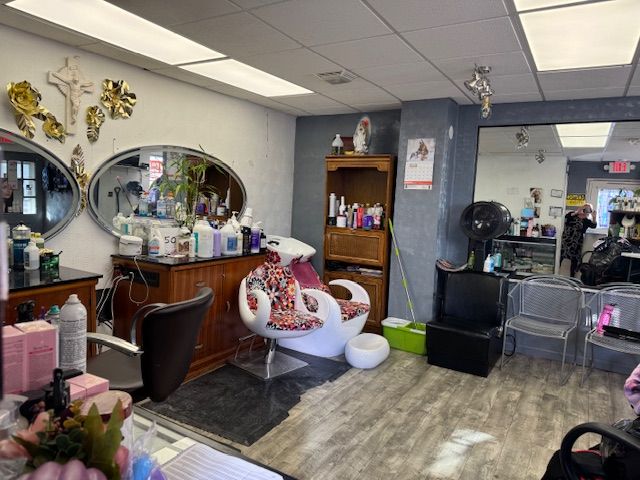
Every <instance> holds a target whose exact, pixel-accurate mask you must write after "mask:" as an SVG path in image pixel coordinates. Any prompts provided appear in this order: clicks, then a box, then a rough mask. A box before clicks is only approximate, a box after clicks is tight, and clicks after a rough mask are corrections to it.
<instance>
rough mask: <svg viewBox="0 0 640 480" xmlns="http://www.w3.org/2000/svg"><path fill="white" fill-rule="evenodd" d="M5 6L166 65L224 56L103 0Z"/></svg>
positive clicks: (25, 0) (18, 1) (29, 0)
mask: <svg viewBox="0 0 640 480" xmlns="http://www.w3.org/2000/svg"><path fill="white" fill-rule="evenodd" d="M7 6H9V7H12V8H15V9H16V10H20V11H22V12H25V13H28V14H29V15H33V16H35V17H38V18H41V19H43V20H46V21H47V22H51V23H55V24H57V25H60V26H62V27H65V28H68V29H70V30H74V31H76V32H80V33H82V34H84V35H87V36H89V37H93V38H96V39H98V40H102V41H104V42H107V43H110V44H112V45H116V46H118V47H121V48H124V49H125V50H130V51H132V52H136V53H139V54H141V55H144V56H146V57H150V58H154V59H156V60H160V61H161V62H165V63H168V64H170V65H177V64H180V63H189V62H201V61H203V60H212V59H214V58H222V57H224V56H225V55H224V54H222V53H220V52H216V51H215V50H211V49H210V48H207V47H205V46H204V45H200V44H199V43H196V42H194V41H192V40H189V39H187V38H185V37H183V36H181V35H178V34H177V33H174V32H172V31H170V30H167V29H166V28H162V27H161V26H159V25H156V24H155V23H152V22H149V21H148V20H145V19H143V18H140V17H138V16H137V15H134V14H133V13H130V12H127V11H126V10H123V9H121V8H118V7H116V6H115V5H112V4H110V3H108V2H105V1H103V0H14V1H12V2H9V3H7Z"/></svg>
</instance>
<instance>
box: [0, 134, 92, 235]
mask: <svg viewBox="0 0 640 480" xmlns="http://www.w3.org/2000/svg"><path fill="white" fill-rule="evenodd" d="M0 187H1V191H2V202H1V203H0V212H1V213H0V219H2V220H3V221H5V222H7V223H8V224H9V225H10V227H11V228H13V227H15V226H16V225H17V224H18V223H19V222H24V223H25V225H27V226H28V227H29V228H31V231H32V232H39V233H41V234H42V236H43V237H44V238H45V239H47V238H51V237H53V236H54V235H56V234H57V233H58V232H60V231H61V230H62V229H63V228H64V227H65V226H66V225H67V224H68V223H69V222H70V221H71V220H72V219H73V217H74V215H75V213H76V211H77V209H78V205H79V201H80V191H79V188H78V184H77V183H76V180H75V179H74V178H73V174H72V173H71V170H70V169H69V168H68V167H67V166H66V165H65V164H64V163H63V162H62V160H60V159H59V158H57V157H56V156H54V155H53V154H52V153H51V152H49V151H47V150H46V149H44V148H42V147H41V146H39V145H38V144H36V143H34V142H32V141H30V140H28V139H26V138H24V137H23V136H20V135H18V134H14V133H11V132H9V131H7V130H3V129H0Z"/></svg>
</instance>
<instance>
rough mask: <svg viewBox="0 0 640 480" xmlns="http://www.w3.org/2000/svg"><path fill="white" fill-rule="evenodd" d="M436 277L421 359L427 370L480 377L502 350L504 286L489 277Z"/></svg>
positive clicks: (441, 272) (470, 273)
mask: <svg viewBox="0 0 640 480" xmlns="http://www.w3.org/2000/svg"><path fill="white" fill-rule="evenodd" d="M437 272H438V278H437V288H436V305H435V318H434V320H432V321H430V322H427V359H428V361H429V363H430V364H431V365H437V366H439V367H444V368H450V369H452V370H458V371H460V372H466V373H471V374H473V375H480V376H483V377H486V376H487V375H489V372H490V371H491V368H492V367H493V365H494V364H495V363H496V360H497V359H498V357H499V356H500V352H501V348H502V340H501V338H502V337H501V336H502V324H503V322H504V315H505V310H506V293H507V281H506V279H504V278H503V277H501V276H498V275H495V274H492V273H483V272H476V271H462V272H447V271H444V270H440V269H438V270H437Z"/></svg>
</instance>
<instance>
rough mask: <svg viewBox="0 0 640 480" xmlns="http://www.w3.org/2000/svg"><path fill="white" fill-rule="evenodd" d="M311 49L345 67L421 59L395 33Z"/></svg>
mask: <svg viewBox="0 0 640 480" xmlns="http://www.w3.org/2000/svg"><path fill="white" fill-rule="evenodd" d="M313 50H315V51H316V52H318V53H319V54H321V55H324V56H325V57H327V58H329V59H330V60H333V61H334V62H336V63H339V64H340V65H342V66H343V67H345V68H347V69H356V68H365V67H373V66H376V65H394V64H400V63H411V62H420V61H422V59H421V58H420V56H419V55H417V54H416V53H415V52H414V51H413V50H411V49H410V48H409V47H408V46H407V45H406V44H405V43H404V42H403V41H402V40H400V38H398V37H397V36H396V35H385V36H383V37H374V38H367V39H362V40H353V41H350V42H342V43H334V44H331V45H323V46H319V47H314V48H313Z"/></svg>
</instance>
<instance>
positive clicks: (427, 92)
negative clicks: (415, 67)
mask: <svg viewBox="0 0 640 480" xmlns="http://www.w3.org/2000/svg"><path fill="white" fill-rule="evenodd" d="M387 89H388V90H389V92H391V93H392V94H394V95H395V96H396V97H398V98H399V99H400V100H402V101H403V102H407V101H410V100H424V99H427V98H449V97H460V95H461V94H460V90H458V89H457V88H456V87H455V86H454V85H453V84H452V83H451V82H449V81H446V82H419V83H409V84H405V85H391V86H390V87H388V88H387Z"/></svg>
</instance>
